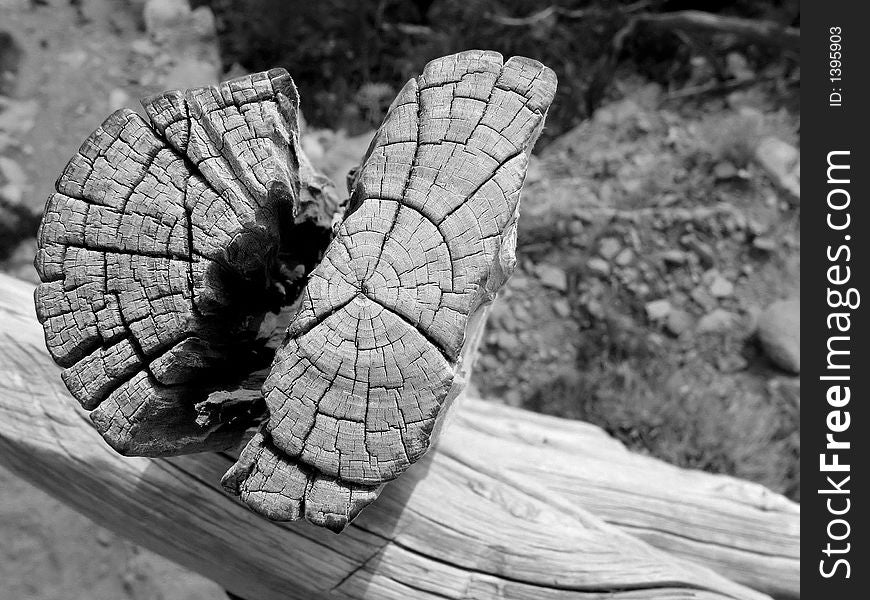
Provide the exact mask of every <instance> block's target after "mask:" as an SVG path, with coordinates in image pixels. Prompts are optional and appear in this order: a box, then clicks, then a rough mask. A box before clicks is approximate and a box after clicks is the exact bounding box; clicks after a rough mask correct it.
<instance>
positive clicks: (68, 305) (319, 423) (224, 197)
mask: <svg viewBox="0 0 870 600" xmlns="http://www.w3.org/2000/svg"><path fill="white" fill-rule="evenodd" d="M555 87H556V78H555V75H554V74H553V72H552V71H551V70H550V69H548V68H546V67H544V66H543V65H541V64H540V63H538V62H536V61H533V60H529V59H525V58H520V57H515V58H512V59H510V60H508V61H506V62H503V61H502V57H501V55H499V54H497V53H494V52H483V51H468V52H463V53H460V54H457V55H453V56H448V57H444V58H441V59H438V60H435V61H433V62H431V63H429V64H428V65H427V66H426V68H425V69H424V71H423V73H422V74H421V75H420V76H418V77H416V78H414V79H412V80H411V81H409V82H408V83H407V84H406V86H405V87H404V88H403V90H402V91H401V92H400V93H399V96H398V97H397V98H396V100H395V101H394V102H393V104H392V106H391V107H390V110H389V112H388V114H387V117H386V119H385V121H384V124H383V125H382V126H381V128H380V129H379V131H378V132H377V134H376V136H375V139H374V140H373V142H372V145H371V147H370V149H369V151H368V154H367V156H366V157H365V158H364V159H363V162H362V164H361V166H360V168H359V169H358V170H357V171H356V173H355V174H354V177H353V180H352V182H351V197H350V200H349V203H348V207H347V211H346V214H345V218H344V221H343V222H342V223H341V225H340V226H339V227H338V228H337V231H336V234H335V239H334V240H332V242H331V243H329V246H328V248H326V250H325V253H324V248H325V247H326V244H327V242H328V241H329V240H330V237H331V229H330V223H331V221H332V216H333V214H334V213H335V212H336V211H337V210H338V201H337V196H336V194H335V192H334V189H333V188H332V187H331V186H330V185H329V184H328V182H327V181H326V179H325V178H324V177H322V176H321V175H319V174H317V173H316V172H315V171H314V170H313V169H312V168H311V167H310V165H309V164H308V162H307V160H306V159H305V157H304V155H303V153H302V151H301V149H300V145H299V130H298V94H297V93H296V88H295V86H294V85H293V82H292V80H291V79H290V77H289V75H287V73H286V72H284V71H283V70H272V71H269V72H267V73H259V74H255V75H252V76H248V77H243V78H240V79H236V80H233V81H229V82H226V83H223V84H221V85H220V86H218V87H213V88H199V89H194V90H188V91H185V92H178V91H172V92H166V93H164V94H160V95H158V96H155V97H152V98H148V99H146V100H145V101H144V103H143V104H144V106H145V109H146V112H147V114H148V117H149V119H150V121H151V123H150V124H149V123H148V122H146V121H145V120H143V119H142V118H140V117H139V116H138V115H136V114H135V113H133V112H132V111H119V112H117V113H115V114H114V115H112V116H111V117H109V119H108V120H107V121H106V122H105V123H104V124H103V125H102V126H101V127H100V128H99V129H98V130H97V131H96V132H94V134H92V135H91V137H90V138H89V139H88V140H87V141H86V142H85V143H84V145H83V146H82V148H81V150H80V151H79V153H78V154H77V155H76V156H75V157H74V158H73V159H72V160H71V161H70V163H69V165H68V166H67V168H66V169H65V170H64V172H63V174H62V175H61V177H60V178H59V180H58V184H57V190H58V193H56V194H53V195H52V196H51V198H49V201H48V204H47V206H46V213H45V217H44V219H43V223H42V226H41V228H40V234H39V251H38V254H37V258H36V265H37V269H38V271H39V274H40V277H41V279H42V281H43V284H42V285H40V286H39V288H38V289H37V292H36V305H37V314H38V316H39V319H40V322H41V323H42V324H43V328H44V331H45V336H46V343H47V345H48V348H49V351H50V352H51V354H52V356H53V358H54V359H55V360H56V361H57V362H58V363H59V364H60V365H61V366H63V367H65V369H64V371H63V374H62V376H63V380H64V383H65V384H66V385H67V387H68V388H69V390H70V392H71V393H72V394H73V396H74V397H75V398H76V399H78V400H79V402H81V404H82V405H83V406H84V407H85V408H86V409H88V410H91V411H92V412H91V418H92V420H93V421H94V423H95V425H96V426H97V429H98V430H99V431H100V433H101V434H102V435H103V437H104V438H105V439H106V441H107V442H108V443H109V444H111V445H112V446H113V447H114V448H115V449H116V450H118V451H119V452H122V453H125V454H135V455H145V456H157V455H168V454H182V453H189V452H196V451H202V450H210V449H221V448H228V447H231V446H233V445H236V444H238V443H239V441H240V440H241V439H242V436H243V435H244V432H245V431H246V430H247V428H248V427H250V426H251V424H252V423H253V422H254V420H255V419H256V418H258V417H259V416H262V407H261V405H260V406H259V408H258V404H257V399H258V398H259V394H253V395H252V394H251V393H250V392H245V391H244V390H249V389H250V387H251V385H250V383H251V378H252V377H253V378H254V379H256V375H255V374H256V373H257V372H260V373H262V369H263V368H264V367H265V366H266V365H267V364H268V361H269V360H271V359H272V355H273V353H274V349H275V348H276V347H277V352H276V353H274V361H273V363H272V367H271V370H270V372H269V375H268V377H266V378H265V382H264V383H263V386H262V391H263V396H264V397H265V404H266V415H265V420H264V421H263V425H262V426H261V428H260V430H259V431H258V432H257V433H256V435H255V436H254V437H253V438H252V439H250V441H249V442H248V443H247V445H246V446H245V448H244V450H243V451H242V453H241V455H240V457H239V460H238V462H237V463H236V464H235V465H234V466H233V467H232V468H231V469H230V470H229V471H228V472H227V474H226V475H225V476H224V479H223V483H224V486H225V487H226V489H228V490H229V491H230V492H232V493H234V494H237V495H239V496H240V497H241V498H242V500H243V501H244V502H245V503H247V504H248V505H249V506H250V507H252V508H253V509H254V510H256V511H257V512H260V513H262V514H264V515H265V516H267V517H269V518H273V519H281V520H295V519H299V518H302V517H305V518H307V519H308V520H309V521H311V522H313V523H316V524H318V525H323V526H326V527H329V528H330V529H333V530H336V531H340V530H342V529H343V528H344V527H345V526H346V525H347V524H348V523H349V522H350V520H352V519H353V518H354V517H355V516H356V514H358V512H359V511H360V510H361V509H362V508H364V507H365V506H366V505H368V504H369V503H370V502H372V500H374V498H376V497H377V495H378V493H379V490H380V489H381V487H382V486H383V485H384V484H385V483H387V482H389V481H391V480H393V479H395V478H396V477H398V476H399V475H401V474H402V473H403V472H404V471H405V470H406V469H407V468H408V467H409V466H410V465H411V464H413V463H414V462H416V461H417V460H418V459H419V458H420V457H421V456H422V455H423V454H424V453H425V452H426V450H427V448H428V447H429V446H430V443H431V441H432V438H433V430H435V429H436V427H437V426H438V425H439V424H440V423H441V422H443V419H444V417H445V414H446V412H447V408H448V407H449V405H450V404H451V402H452V400H453V399H454V398H456V397H457V396H458V394H459V392H460V390H461V387H462V384H463V382H464V376H463V369H466V368H467V366H463V361H464V359H467V357H468V355H469V353H470V350H471V344H470V341H469V340H470V338H472V337H474V336H471V335H467V333H468V330H469V326H470V324H471V323H475V324H476V326H480V325H481V324H482V318H481V314H482V311H483V310H484V308H485V306H486V305H488V303H489V302H491V301H492V299H493V298H494V296H495V294H496V292H497V291H498V289H499V288H500V287H501V285H502V284H503V283H504V281H505V280H506V278H507V277H508V276H509V275H510V273H511V271H512V269H513V266H514V263H515V257H514V250H515V245H516V222H517V217H518V210H519V197H520V191H521V188H522V183H523V179H524V176H525V170H526V166H527V164H528V157H529V153H530V151H531V148H532V146H533V144H534V142H535V140H536V138H537V136H538V134H539V133H540V131H541V128H542V127H543V123H544V118H545V115H546V111H547V108H548V107H549V105H550V103H551V101H552V99H553V95H554V93H555ZM315 265H316V266H315ZM312 269H313V270H312ZM306 277H307V279H306ZM303 285H304V287H303ZM276 315H279V316H277V317H276ZM282 319H283V320H285V321H286V320H289V325H288V326H287V329H286V337H285V338H284V339H283V341H280V343H276V342H277V341H278V339H277V338H276V336H275V334H274V333H275V331H276V329H277V330H279V331H280V328H277V327H276V326H277V324H278V323H281V322H282ZM466 362H467V361H466ZM245 380H247V381H245ZM230 398H236V401H235V402H227V400H228V399H230Z"/></svg>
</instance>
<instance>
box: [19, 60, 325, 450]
mask: <svg viewBox="0 0 870 600" xmlns="http://www.w3.org/2000/svg"><path fill="white" fill-rule="evenodd" d="M298 103H299V98H298V95H297V93H296V88H295V86H294V84H293V82H292V80H291V79H290V77H289V75H287V73H286V72H285V71H283V70H282V69H275V70H272V71H269V72H267V73H258V74H255V75H251V76H247V77H242V78H239V79H235V80H232V81H228V82H225V83H222V84H221V85H220V86H217V87H207V88H198V89H192V90H187V91H184V92H181V91H170V92H166V93H163V94H160V95H157V96H153V97H150V98H147V99H146V100H144V101H143V106H144V108H145V111H146V113H147V115H148V117H149V119H150V122H148V121H146V120H144V119H143V118H142V117H140V116H139V115H138V114H137V113H135V112H133V111H131V110H129V109H124V110H120V111H117V112H116V113H114V114H113V115H111V116H110V117H109V118H108V119H107V120H106V121H105V122H104V123H103V124H102V125H101V126H100V127H99V128H98V129H97V130H96V131H95V132H94V133H93V134H92V135H91V136H90V137H89V138H88V139H87V140H86V141H85V142H84V144H83V145H82V147H81V149H80V150H79V151H78V153H77V154H76V155H75V156H74V157H73V158H72V160H70V162H69V164H68V165H67V167H66V168H65V169H64V171H63V173H62V174H61V176H60V177H59V179H58V181H57V184H56V188H57V193H55V194H52V196H51V197H50V198H49V200H48V202H47V204H46V209H45V216H44V218H43V221H42V225H41V227H40V230H39V234H38V242H39V249H38V253H37V257H36V260H35V265H36V268H37V271H38V273H39V276H40V279H41V280H42V281H43V284H42V285H40V286H39V287H38V288H37V291H36V306H37V314H38V315H39V320H40V322H41V323H42V324H43V327H44V330H45V338H46V343H47V346H48V349H49V351H50V352H51V355H52V356H53V357H54V359H55V360H56V361H57V363H58V364H60V365H61V366H63V367H65V369H64V371H63V372H62V378H63V381H64V383H65V384H66V385H67V387H68V389H69V390H70V392H71V393H72V395H73V396H74V397H75V398H76V399H77V400H78V401H79V402H80V403H81V404H82V406H83V407H85V408H86V409H88V410H91V411H92V412H91V418H92V419H93V421H94V423H95V424H96V426H97V428H98V430H99V431H100V433H101V434H102V435H103V437H104V438H105V439H106V441H108V443H109V444H111V445H112V446H113V447H114V448H115V449H116V450H118V451H119V452H122V453H124V454H132V455H162V454H177V453H182V452H190V451H198V450H202V449H206V448H222V447H228V446H230V445H232V444H233V443H236V442H237V441H238V439H239V436H240V434H241V433H242V432H243V431H244V428H245V426H246V424H245V423H240V424H239V426H236V427H225V428H222V429H220V430H218V431H203V430H202V428H201V427H199V426H198V425H197V423H196V413H195V411H194V408H193V407H194V403H195V401H196V400H197V399H198V398H201V397H202V396H203V394H204V391H205V390H207V389H209V388H210V387H212V386H214V385H215V384H218V383H219V382H220V379H221V376H220V373H221V372H222V370H225V369H226V368H227V366H228V365H232V364H233V362H234V361H238V360H239V357H241V356H243V352H244V350H245V349H247V348H248V347H249V345H250V344H252V342H253V339H254V337H255V334H256V332H257V329H258V327H259V325H260V322H261V320H262V318H263V316H264V314H265V312H266V310H267V307H268V303H269V301H270V287H271V286H272V285H273V281H274V278H275V275H274V271H275V269H276V266H275V265H276V257H277V256H278V255H280V254H282V253H286V252H287V251H288V250H292V245H293V242H294V239H293V238H294V233H295V231H294V227H295V226H296V225H297V224H298V222H299V221H301V220H302V219H299V217H300V214H301V213H302V212H303V211H304V210H306V209H307V208H308V205H310V204H312V203H313V202H315V200H314V199H313V198H312V194H314V195H318V196H321V197H325V196H324V195H325V194H327V193H328V190H327V189H326V184H325V178H318V177H317V176H315V175H314V174H313V171H312V170H311V169H310V167H308V166H307V165H306V164H305V161H304V157H302V156H301V153H300V151H299V140H298V114H297V113H298ZM318 200H321V201H322V198H318ZM321 225H322V224H321ZM326 227H328V223H327V225H326Z"/></svg>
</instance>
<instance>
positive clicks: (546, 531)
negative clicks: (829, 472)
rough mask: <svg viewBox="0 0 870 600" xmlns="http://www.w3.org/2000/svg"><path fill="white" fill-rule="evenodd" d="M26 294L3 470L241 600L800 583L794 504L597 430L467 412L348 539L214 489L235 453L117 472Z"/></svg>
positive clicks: (10, 287) (8, 344)
mask: <svg viewBox="0 0 870 600" xmlns="http://www.w3.org/2000/svg"><path fill="white" fill-rule="evenodd" d="M32 292H33V286H31V285H30V284H27V283H24V282H21V281H17V280H14V279H11V278H9V277H6V276H3V275H0V323H2V324H3V326H2V328H0V417H2V418H0V460H2V462H3V463H4V464H5V465H6V466H8V467H10V468H12V469H13V470H14V471H15V472H16V473H18V474H19V475H20V476H22V477H23V478H25V479H27V480H28V481H31V482H32V483H34V484H36V485H37V486H39V487H41V488H42V489H44V490H46V491H48V492H49V493H51V494H52V495H54V496H56V497H57V498H59V499H61V500H63V501H65V502H67V503H68V504H70V505H72V506H73V507H75V508H76V509H78V510H79V511H81V512H82V513H83V514H85V515H87V516H89V517H91V518H92V519H94V520H95V521H97V522H98V523H100V524H101V525H103V526H105V527H107V528H109V529H111V530H113V531H115V532H117V533H119V534H121V535H124V536H126V537H128V538H130V539H132V540H134V541H136V542H138V543H140V544H142V545H144V546H146V547H148V548H150V549H152V550H154V551H156V552H159V553H161V554H163V555H165V556H167V557H169V558H171V559H173V560H175V561H177V562H179V563H180V564H182V565H184V566H186V567H188V568H191V569H193V570H195V571H197V572H199V573H201V574H203V575H205V576H207V577H210V578H212V579H214V580H215V581H217V582H219V583H220V584H222V585H223V586H225V587H226V588H227V589H229V590H231V591H233V592H234V593H236V594H239V595H242V596H243V597H250V598H257V599H258V600H278V599H281V600H288V599H289V600H292V599H295V598H298V599H300V600H302V599H306V600H307V599H313V598H348V599H350V598H372V599H379V600H389V599H391V598H395V599H404V598H408V597H414V598H420V599H423V600H426V599H437V598H440V599H443V598H451V599H454V598H455V599H459V598H468V597H474V598H480V599H490V598H492V599H494V598H513V599H529V600H531V599H545V600H546V599H559V600H568V599H570V600H574V599H578V600H579V599H585V600H590V599H593V598H611V599H614V598H615V599H620V598H622V599H646V598H679V599H687V598H694V599H710V600H712V599H720V600H721V599H725V598H747V599H759V598H762V597H763V596H762V595H760V594H758V593H757V592H753V591H751V590H749V589H747V588H745V587H742V586H739V585H737V584H734V583H732V582H730V581H728V580H726V579H724V578H723V577H721V576H718V575H716V574H714V573H713V572H712V571H710V570H708V569H705V568H702V567H700V566H698V565H696V564H692V563H691V562H689V561H687V560H682V559H680V558H677V557H675V555H674V554H682V555H688V556H691V557H693V558H694V559H695V560H697V561H701V562H703V563H704V564H707V565H711V566H714V567H717V568H719V567H721V566H723V565H727V567H728V570H729V571H730V572H732V573H735V574H741V573H743V574H747V573H750V574H751V575H752V577H753V578H754V579H755V581H756V583H757V584H758V583H759V582H760V584H759V585H760V586H761V587H764V588H765V589H773V588H777V587H778V586H779V588H780V590H779V591H780V593H782V582H784V581H788V578H789V576H791V577H792V579H791V586H790V587H791V590H792V593H784V594H783V595H794V596H796V595H797V594H796V593H794V591H795V590H797V589H798V586H799V581H798V579H797V568H798V564H799V559H798V556H799V551H798V531H799V529H798V528H799V511H798V509H797V506H796V505H794V504H793V503H790V502H788V501H787V500H785V499H784V498H781V497H779V496H776V495H775V494H772V493H770V492H766V493H764V492H763V491H762V488H760V487H759V486H756V485H752V484H747V483H745V482H740V481H738V480H735V479H732V478H728V477H723V476H717V475H709V474H706V473H700V472H692V471H686V470H683V469H678V468H675V467H672V466H669V465H666V464H664V463H662V462H660V461H657V460H654V459H650V458H648V457H642V456H637V455H634V454H632V453H630V452H627V451H626V450H625V448H624V447H623V446H622V445H621V444H619V443H618V442H616V441H615V440H613V439H611V438H609V437H608V436H607V435H606V434H604V433H603V432H602V431H601V430H600V429H598V428H595V427H593V426H591V425H587V424H584V423H580V422H575V421H568V420H564V419H558V418H555V417H546V416H542V415H536V414H533V413H529V412H526V411H522V410H519V409H510V408H507V407H504V406H499V405H495V404H490V403H483V402H480V401H477V400H474V399H468V400H467V401H465V403H463V404H462V409H461V410H460V411H459V414H458V415H457V416H456V417H455V422H454V423H453V425H452V426H451V427H450V428H449V429H447V430H445V432H444V434H443V436H442V437H441V440H440V442H439V444H438V446H437V447H436V448H435V449H434V450H433V451H432V452H430V453H429V454H428V455H427V456H426V457H425V459H424V460H422V461H420V462H419V463H418V464H417V465H415V466H414V467H413V468H411V469H410V470H409V471H408V473H406V474H405V476H403V477H401V478H399V479H398V480H397V481H395V482H394V483H392V484H391V485H389V486H387V487H386V488H385V490H384V492H383V493H382V494H381V496H380V498H378V500H376V501H375V502H374V503H373V504H372V506H371V507H370V508H369V509H368V510H366V511H365V512H363V513H362V514H361V515H360V517H359V518H358V519H356V520H355V521H354V522H353V523H352V524H351V525H350V526H349V527H348V528H347V529H346V530H345V532H344V534H342V535H341V536H334V535H332V534H330V533H329V532H328V531H325V530H323V529H322V528H318V527H313V526H311V525H309V524H307V523H304V522H303V523H294V524H286V523H278V522H274V521H269V520H266V519H263V518H261V517H259V516H258V515H256V514H254V513H251V512H250V511H248V510H246V509H245V508H244V507H243V506H242V505H240V504H239V503H236V502H235V501H233V499H232V498H231V497H229V496H227V495H225V494H223V493H222V491H221V490H220V488H219V486H218V485H217V483H216V482H217V478H218V476H219V475H220V473H221V472H223V471H224V470H225V469H226V468H227V466H228V465H230V464H231V462H232V459H231V458H230V457H227V456H226V455H222V454H214V453H201V454H196V455H190V456H181V457H174V458H157V459H150V458H142V457H132V458H124V457H121V456H119V455H118V454H116V453H115V452H113V451H112V450H111V449H110V448H108V447H107V446H106V445H105V444H103V443H101V441H100V438H99V434H98V433H97V432H96V431H95V430H94V429H93V428H92V426H91V424H90V423H89V421H88V418H87V415H86V413H85V412H83V411H82V410H81V409H79V408H78V407H77V406H76V404H75V403H74V402H71V401H70V398H69V395H68V392H67V391H66V390H65V389H64V388H63V386H62V385H61V384H60V381H59V379H58V377H57V375H58V368H57V367H56V366H55V365H54V364H53V362H52V360H51V358H50V357H49V356H48V354H46V352H45V349H44V344H43V340H42V332H41V331H40V327H39V324H38V323H37V320H36V317H35V315H34V313H33V309H32V308H31V304H30V302H29V297H30V296H31V294H32ZM639 473H640V474H642V475H638V474H639ZM581 502H582V503H584V504H586V503H587V502H588V503H589V504H588V506H590V507H594V508H595V510H596V511H600V514H601V516H604V517H605V519H606V520H607V521H609V522H611V523H617V524H620V525H621V527H620V528H617V527H614V526H613V525H609V524H608V523H605V522H603V521H602V520H601V519H599V518H598V517H596V516H593V515H592V514H590V513H589V512H587V511H586V510H585V508H581V506H580V503H581ZM626 532H631V533H635V534H638V535H641V536H643V537H645V538H647V539H648V540H649V541H650V542H651V543H654V544H656V545H657V546H659V548H663V549H666V550H671V551H672V552H673V553H668V552H665V551H663V550H660V549H655V548H653V547H651V546H650V545H648V544H646V543H644V542H641V541H639V540H638V539H637V538H636V537H634V536H633V535H629V534H628V533H626ZM756 549H757V550H756ZM786 563H787V564H786ZM765 574H767V579H766V580H764V577H765Z"/></svg>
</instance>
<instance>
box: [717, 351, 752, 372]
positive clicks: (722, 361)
mask: <svg viewBox="0 0 870 600" xmlns="http://www.w3.org/2000/svg"><path fill="white" fill-rule="evenodd" d="M748 366H749V362H748V361H747V360H746V359H745V358H743V357H742V356H740V355H739V354H728V355H726V356H719V357H717V358H716V368H717V369H718V370H719V372H720V373H737V372H739V371H744V370H746V368H747V367H748Z"/></svg>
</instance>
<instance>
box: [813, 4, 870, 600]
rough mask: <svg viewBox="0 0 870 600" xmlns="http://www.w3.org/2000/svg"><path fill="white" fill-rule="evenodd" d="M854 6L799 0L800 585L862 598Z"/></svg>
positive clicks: (865, 368)
mask: <svg viewBox="0 0 870 600" xmlns="http://www.w3.org/2000/svg"><path fill="white" fill-rule="evenodd" d="M864 8H866V5H865V3H863V2H854V1H849V0H826V1H824V2H820V1H815V2H802V3H801V183H802V185H801V188H802V189H801V212H802V214H801V254H802V257H801V259H802V263H801V265H802V273H801V287H802V290H801V297H802V298H801V300H802V315H801V329H802V332H801V333H802V337H801V344H802V352H801V353H802V354H803V357H804V358H803V361H802V362H803V368H802V370H801V378H802V382H801V395H802V403H801V407H802V414H801V440H802V443H801V463H802V464H801V504H802V507H801V511H802V512H801V515H802V524H801V536H802V537H801V587H802V588H803V589H802V592H803V596H804V597H805V598H837V599H838V600H848V599H852V598H866V597H867V594H868V593H870V592H868V590H870V563H868V562H867V548H866V547H867V544H868V543H870V537H868V533H867V527H866V522H867V518H866V514H865V513H866V511H867V510H868V508H870V507H868V506H867V489H868V481H867V469H866V466H865V464H866V461H867V460H868V454H870V423H868V418H870V417H868V415H867V408H866V403H867V401H868V385H867V381H868V380H870V358H868V353H867V352H866V350H867V340H868V338H870V328H868V327H867V323H868V319H867V311H868V307H866V306H864V304H865V303H868V302H870V295H868V294H870V289H868V288H867V285H866V281H867V271H868V269H870V253H868V250H867V241H866V237H867V235H868V232H870V214H868V209H867V204H868V202H870V197H868V181H870V164H868V161H867V155H868V152H867V148H868V145H870V144H868V141H867V136H868V131H870V127H868V125H867V122H868V119H867V112H868V111H870V97H868V94H867V77H868V70H870V69H868V67H870V48H868V39H870V31H868V27H870V25H868V23H867V19H866V18H864V17H863V15H862V13H865V12H866V11H864V10H863V9H864Z"/></svg>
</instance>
